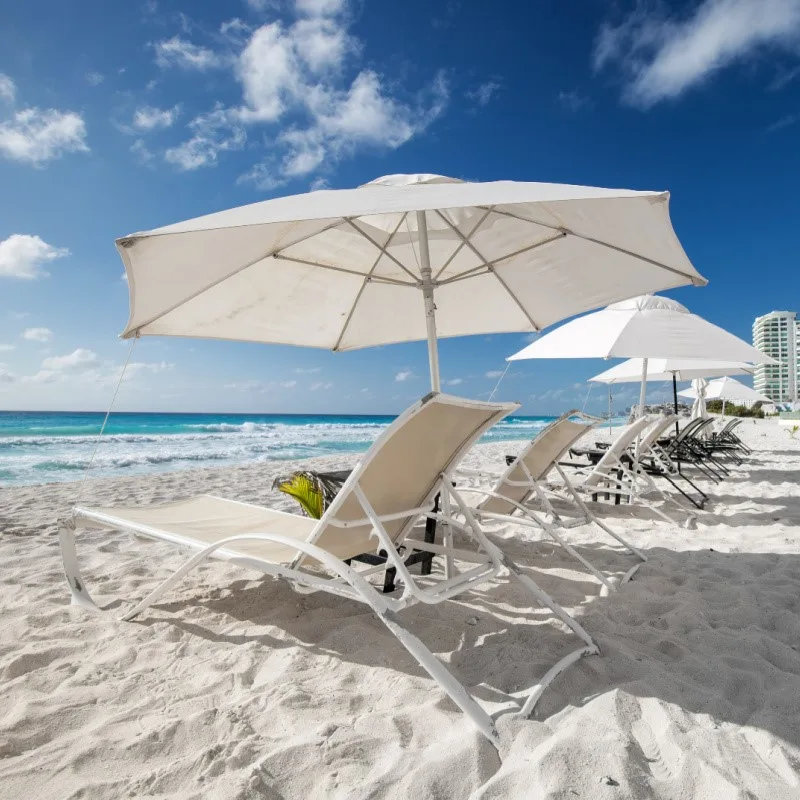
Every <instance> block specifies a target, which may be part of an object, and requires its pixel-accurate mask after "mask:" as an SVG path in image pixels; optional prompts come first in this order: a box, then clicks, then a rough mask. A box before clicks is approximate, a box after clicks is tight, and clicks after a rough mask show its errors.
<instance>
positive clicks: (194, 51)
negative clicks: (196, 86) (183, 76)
mask: <svg viewBox="0 0 800 800" xmlns="http://www.w3.org/2000/svg"><path fill="white" fill-rule="evenodd" d="M155 50H156V64H158V66H159V67H161V68H162V69H166V68H168V67H180V68H181V69H186V70H198V71H200V72H204V71H206V70H209V69H214V68H216V67H221V66H223V64H224V59H223V58H222V57H221V56H220V55H219V54H217V53H215V52H214V51H213V50H210V49H209V48H207V47H202V46H200V45H196V44H193V43H192V42H190V41H188V40H186V39H182V38H181V37H180V36H173V37H172V38H171V39H163V40H162V41H160V42H156V43H155Z"/></svg>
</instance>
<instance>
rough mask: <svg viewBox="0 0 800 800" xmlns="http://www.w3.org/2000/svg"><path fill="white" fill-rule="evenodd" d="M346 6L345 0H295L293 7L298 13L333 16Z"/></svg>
mask: <svg viewBox="0 0 800 800" xmlns="http://www.w3.org/2000/svg"><path fill="white" fill-rule="evenodd" d="M346 7H347V2H346V0H295V8H296V9H297V11H298V12H299V13H300V14H309V15H313V16H323V15H329V16H333V15H334V14H339V13H341V12H342V11H344V10H345V8H346Z"/></svg>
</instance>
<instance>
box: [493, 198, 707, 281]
mask: <svg viewBox="0 0 800 800" xmlns="http://www.w3.org/2000/svg"><path fill="white" fill-rule="evenodd" d="M478 208H486V206H478ZM493 208H494V212H495V214H502V215H503V216H505V217H511V218H512V219H518V220H519V221H520V222H529V223H530V224H531V225H541V226H542V227H543V228H550V229H551V230H555V231H561V232H562V233H563V234H564V235H566V234H569V235H570V236H575V237H576V238H578V239H583V240H584V241H586V242H591V243H592V244H597V245H600V246H601V247H607V248H609V250H616V251H617V252H618V253H624V254H625V255H626V256H631V257H633V258H637V259H639V260H640V261H644V262H646V263H648V264H652V265H653V266H654V267H658V268H659V269H664V270H666V271H667V272H671V273H673V274H674V275H680V276H681V277H682V278H688V280H689V281H690V283H692V284H693V285H694V286H705V285H706V284H707V283H708V281H707V280H706V279H705V278H703V277H702V276H700V277H699V278H698V276H697V275H690V274H688V273H686V272H683V271H682V270H679V269H676V268H675V267H669V266H667V265H666V264H662V263H661V262H660V261H656V260H655V259H653V258H648V257H647V256H643V255H642V254H641V253H634V252H633V251H632V250H626V249H625V248H624V247H618V246H617V245H615V244H610V243H609V242H604V241H603V240H602V239H595V238H594V237H592V236H584V235H583V234H581V233H575V231H573V230H570V229H569V228H564V227H560V226H558V225H550V224H548V223H547V222H540V221H539V220H536V219H528V217H521V216H520V215H519V214H512V213H511V212H510V211H500V210H498V209H497V208H496V207H494V206H493Z"/></svg>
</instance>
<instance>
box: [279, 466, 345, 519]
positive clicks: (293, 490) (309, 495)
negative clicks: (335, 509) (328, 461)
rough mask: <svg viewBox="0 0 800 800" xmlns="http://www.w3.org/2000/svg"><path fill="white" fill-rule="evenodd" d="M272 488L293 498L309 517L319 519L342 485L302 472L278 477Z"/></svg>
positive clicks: (309, 472)
mask: <svg viewBox="0 0 800 800" xmlns="http://www.w3.org/2000/svg"><path fill="white" fill-rule="evenodd" d="M272 488H273V489H277V490H278V491H281V492H283V493H284V494H288V495H289V496H290V497H293V498H294V499H295V500H297V502H298V503H299V504H300V506H301V508H302V509H303V511H304V512H305V513H306V514H307V515H308V516H309V517H312V518H313V519H319V518H320V517H321V516H322V515H323V514H324V513H325V509H326V508H327V507H328V506H329V505H330V503H331V501H332V500H333V498H334V497H336V494H337V492H338V491H339V489H340V488H341V483H339V482H338V481H334V480H331V479H329V478H325V477H323V476H321V475H318V474H317V473H316V472H311V471H308V470H300V471H298V472H292V473H291V474H289V475H281V476H279V477H277V478H276V479H275V480H274V481H273V483H272Z"/></svg>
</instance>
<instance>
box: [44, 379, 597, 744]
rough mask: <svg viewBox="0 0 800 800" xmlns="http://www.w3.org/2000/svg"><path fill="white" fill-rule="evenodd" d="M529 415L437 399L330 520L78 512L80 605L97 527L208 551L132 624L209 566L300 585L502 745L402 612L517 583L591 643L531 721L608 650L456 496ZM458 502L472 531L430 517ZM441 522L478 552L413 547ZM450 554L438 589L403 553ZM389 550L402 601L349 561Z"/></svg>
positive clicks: (366, 461)
mask: <svg viewBox="0 0 800 800" xmlns="http://www.w3.org/2000/svg"><path fill="white" fill-rule="evenodd" d="M516 408H518V405H517V404H510V403H503V404H501V403H482V402H477V401H471V400H465V399H462V398H458V397H451V396H447V395H441V394H430V395H428V396H426V397H424V398H423V399H422V400H420V401H419V402H417V403H415V404H414V405H413V406H411V407H410V408H409V409H408V410H406V411H405V412H404V413H403V414H401V415H400V416H399V417H398V418H397V420H395V422H393V423H392V424H391V425H390V426H389V427H388V428H387V429H386V430H385V431H384V432H383V433H382V434H381V436H379V437H378V439H377V441H376V442H375V443H374V444H373V446H372V447H371V448H370V450H369V451H368V452H367V453H366V455H365V456H364V458H363V459H362V460H361V462H360V464H359V465H358V466H357V467H356V469H355V470H353V472H352V474H351V475H350V477H349V478H348V480H347V482H346V483H345V485H344V486H343V488H342V490H341V491H340V492H339V494H338V495H337V497H336V498H335V500H334V501H333V502H332V503H331V505H330V506H329V508H328V509H327V511H326V512H325V514H324V515H323V517H322V518H321V519H319V520H313V519H309V518H306V517H300V516H295V515H293V514H286V513H283V512H280V511H273V510H271V509H268V508H262V507H260V506H254V505H249V504H247V503H239V502H235V501H232V500H224V499H222V498H218V497H211V496H203V497H198V498H194V499H191V500H185V501H182V502H177V503H171V504H169V505H165V506H155V507H152V506H151V507H147V508H86V507H78V508H75V509H74V512H73V515H72V516H71V517H70V518H69V519H66V520H63V521H62V522H61V523H60V525H59V536H60V541H61V549H62V557H63V561H64V570H65V573H66V576H67V581H68V583H69V588H70V591H71V593H72V599H73V602H74V603H77V604H79V605H81V606H83V607H85V608H90V609H97V606H96V605H95V603H94V601H93V600H92V598H91V596H90V594H89V592H88V590H87V588H86V582H85V580H84V579H83V577H82V576H81V574H80V571H79V569H78V562H77V557H76V551H75V538H74V532H75V530H76V528H77V527H78V526H81V525H92V526H96V525H97V524H100V525H103V526H106V527H111V528H119V529H122V530H128V531H131V532H134V533H136V534H140V535H143V536H146V537H152V538H154V539H160V540H164V541H168V542H172V543H174V544H177V545H181V546H184V547H187V548H189V549H190V550H194V551H196V552H195V554H194V555H193V556H192V557H191V558H189V559H188V561H186V563H185V564H184V565H183V566H182V567H181V568H180V569H178V570H177V571H176V572H175V573H174V574H173V575H172V576H171V577H169V578H168V579H167V580H165V581H164V582H163V583H161V584H160V585H159V586H157V587H156V588H155V589H154V590H153V591H152V592H150V594H148V595H147V597H145V598H144V600H142V601H141V602H139V603H138V604H136V605H135V606H134V607H133V608H131V609H129V610H128V611H127V612H126V613H125V614H124V615H123V616H122V619H124V620H129V619H131V618H133V617H135V616H136V615H137V614H140V613H141V612H142V611H144V609H146V608H147V607H148V606H149V605H151V604H152V603H154V602H155V601H156V600H158V598H159V597H161V596H162V595H163V594H164V593H165V592H166V591H168V590H169V589H171V588H172V587H173V586H175V585H176V584H177V583H178V582H179V581H180V580H182V579H183V578H184V577H185V576H186V575H187V573H189V572H190V571H191V570H192V568H194V567H195V566H197V565H198V564H200V563H201V562H203V561H205V560H206V559H208V558H220V559H225V560H228V561H230V562H232V563H234V564H237V565H240V566H242V567H247V568H250V569H254V570H258V571H260V572H263V573H266V574H268V575H272V576H275V577H278V578H283V579H286V580H288V581H289V582H290V583H291V584H292V586H294V587H295V588H297V589H299V590H300V591H303V590H305V591H325V592H330V593H331V594H335V595H340V596H342V597H346V598H349V599H351V600H356V601H358V602H361V603H365V604H366V605H368V606H369V607H370V608H371V609H372V610H373V611H374V612H375V614H376V615H377V616H378V618H379V619H380V620H381V622H383V623H384V625H386V627H387V628H388V629H389V630H390V631H391V632H392V633H393V634H394V635H395V636H396V637H397V639H398V640H399V641H400V643H401V644H403V646H404V647H405V648H406V649H407V650H408V651H409V652H410V653H411V654H412V655H413V656H414V658H415V659H416V660H417V661H418V662H419V664H420V665H421V666H422V667H423V668H424V669H425V670H426V671H427V672H428V673H429V674H430V675H431V677H432V678H433V679H434V680H436V681H437V682H438V683H439V685H440V686H441V687H442V689H444V691H445V692H446V693H447V694H448V695H449V696H450V698H451V699H452V700H453V702H455V704H456V705H457V706H458V707H459V708H460V709H461V710H462V711H464V713H466V714H467V715H468V716H469V717H470V719H472V721H473V722H474V723H475V724H476V726H477V727H478V729H479V730H480V731H481V733H482V734H483V735H484V736H486V737H487V738H488V739H489V740H490V741H492V742H493V743H495V744H496V743H497V732H496V729H495V725H494V721H493V719H492V717H490V716H489V714H487V713H486V712H485V711H484V710H483V709H482V708H481V707H480V706H479V705H478V704H477V703H476V702H475V700H474V699H473V698H472V697H471V696H470V694H469V693H468V692H467V690H466V689H465V688H464V686H462V685H461V683H459V682H458V681H457V680H456V678H455V677H453V675H452V674H451V673H450V672H449V671H448V670H447V669H446V668H445V667H444V666H443V665H442V663H441V662H440V661H438V660H437V659H436V658H435V657H434V655H433V654H432V653H431V651H430V650H429V649H428V648H427V647H426V646H425V645H424V644H423V643H422V642H421V641H420V640H419V639H418V638H417V637H416V636H414V635H413V634H411V633H409V631H407V630H406V629H405V628H404V627H403V626H402V625H401V623H400V619H399V617H398V612H400V611H402V610H403V609H406V608H408V607H410V606H413V605H414V604H416V603H426V604H435V603H441V602H443V601H445V600H448V599H450V598H452V597H455V596H457V595H459V594H461V593H463V592H466V591H469V590H470V589H474V588H478V587H481V586H483V585H485V584H487V583H490V582H493V581H494V580H495V579H496V578H498V577H499V576H500V575H501V574H507V573H508V574H510V575H511V576H513V577H514V578H515V579H516V580H518V581H519V582H520V583H521V584H522V585H524V586H525V587H526V588H527V589H528V590H529V591H530V592H531V594H532V595H533V596H534V597H535V598H536V599H537V600H538V601H539V603H541V604H542V605H544V606H546V607H548V608H549V609H550V610H551V611H552V612H553V614H555V616H556V617H557V618H558V619H559V620H560V621H561V622H563V623H564V624H565V625H566V626H567V627H568V628H569V629H570V630H571V631H572V632H574V633H575V634H576V635H577V636H578V637H580V639H581V640H582V644H581V646H580V647H579V648H578V649H576V650H574V651H573V652H571V653H570V654H569V655H567V656H565V657H564V658H562V659H561V660H560V661H559V662H558V663H557V664H556V665H555V666H554V667H552V668H551V669H550V670H549V671H548V672H547V673H546V674H545V675H544V676H543V677H542V678H541V680H540V681H539V683H538V684H537V685H535V686H533V687H532V688H531V689H530V690H529V691H527V692H522V693H519V694H515V695H514V702H513V706H514V707H515V708H516V710H517V711H518V713H520V714H523V715H525V716H527V715H529V714H530V713H531V712H532V711H533V708H534V706H535V704H536V702H537V701H538V699H539V697H540V696H541V694H542V693H543V691H544V689H545V688H546V687H547V686H548V685H549V684H550V683H551V682H552V681H553V680H554V679H555V677H556V676H557V675H558V674H559V673H560V672H562V671H563V670H564V669H566V668H567V667H568V666H569V665H570V664H572V663H574V662H575V661H577V660H578V659H579V658H580V657H581V656H584V655H589V654H595V653H598V652H599V649H598V647H597V645H596V644H595V643H594V641H593V640H592V638H591V637H590V636H589V634H588V633H587V632H586V631H585V630H584V629H583V627H581V625H580V624H579V623H578V622H576V621H575V620H574V619H573V618H572V617H571V616H570V615H569V614H568V613H567V612H566V611H565V610H564V609H563V608H561V606H559V605H558V604H557V603H555V602H554V601H553V600H552V599H551V598H550V597H549V596H548V595H547V594H546V593H545V592H544V591H543V590H542V589H540V588H539V586H537V584H536V583H535V582H534V581H533V580H532V579H531V578H530V577H529V576H528V575H527V574H524V573H522V572H521V571H520V570H519V569H518V567H517V566H516V565H515V564H514V563H513V562H512V561H511V559H509V558H508V557H507V556H506V555H504V554H503V553H502V552H501V551H500V549H499V548H498V547H497V546H496V545H495V544H493V543H492V542H490V541H489V540H488V539H487V537H486V535H485V534H484V532H483V530H482V529H481V527H480V525H479V524H478V523H477V521H476V520H475V517H474V516H473V514H472V512H471V511H470V509H469V506H468V504H467V503H466V502H465V501H464V499H463V498H462V496H461V494H460V493H459V492H458V491H457V490H456V489H455V488H454V486H453V480H452V472H453V470H454V469H455V467H456V465H457V464H458V462H459V461H460V459H461V458H462V457H463V455H464V454H465V453H466V452H467V450H468V449H469V448H470V447H471V446H472V445H473V444H474V442H475V441H476V440H477V439H478V438H479V437H480V436H481V435H482V434H483V433H484V432H485V431H486V430H488V429H489V428H490V427H491V426H492V425H494V424H495V423H496V422H498V421H499V420H500V419H502V418H503V417H505V416H506V415H507V414H509V413H510V412H511V411H514V410H515V409H516ZM439 492H441V493H442V497H447V499H448V501H449V502H451V503H454V504H455V507H457V508H458V510H459V512H460V514H461V515H463V520H464V521H463V522H461V523H459V521H457V520H455V519H453V518H452V517H446V516H443V515H442V514H438V513H437V514H434V513H432V512H431V511H430V509H431V507H432V504H433V499H434V497H435V496H436V494H437V493H439ZM425 516H428V517H433V518H435V519H437V520H439V521H440V522H446V523H447V524H449V525H450V526H453V527H455V528H459V529H460V530H462V531H463V533H464V534H465V535H466V538H467V541H468V543H469V544H470V549H455V548H453V547H452V546H450V545H449V544H445V545H436V544H427V543H425V542H422V541H418V540H416V539H409V538H408V537H409V534H410V533H411V531H412V529H413V527H414V525H415V523H416V522H417V520H418V519H420V517H425ZM402 543H405V544H406V546H413V547H414V548H415V549H425V550H428V551H430V552H433V553H441V554H444V555H445V556H447V557H448V558H449V559H453V560H457V561H458V562H459V564H462V563H463V564H466V565H467V566H466V568H464V569H463V571H462V572H461V573H460V574H457V575H455V576H454V577H452V578H449V579H444V580H440V581H438V582H436V581H434V580H433V579H432V578H431V577H428V578H420V577H417V576H413V575H411V574H410V573H409V571H408V569H407V568H406V566H405V564H404V563H403V558H402V556H401V555H400V554H399V553H398V547H399V545H400V544H402ZM378 548H380V549H383V550H385V551H386V552H387V554H388V562H389V563H390V564H391V565H392V566H394V567H395V569H396V570H397V578H398V580H400V581H402V583H403V591H402V595H401V596H399V597H392V596H389V595H383V594H381V593H380V591H378V590H377V589H376V588H375V587H374V586H373V585H372V584H371V583H370V582H369V581H368V580H367V579H366V578H367V576H369V575H370V573H372V572H375V571H377V570H381V569H383V567H382V566H380V567H368V568H366V569H363V570H361V571H356V570H355V569H353V568H351V567H350V566H348V565H347V564H346V563H345V561H346V560H347V559H349V558H351V557H353V556H355V555H358V554H360V553H364V552H367V551H369V550H375V549H378Z"/></svg>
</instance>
